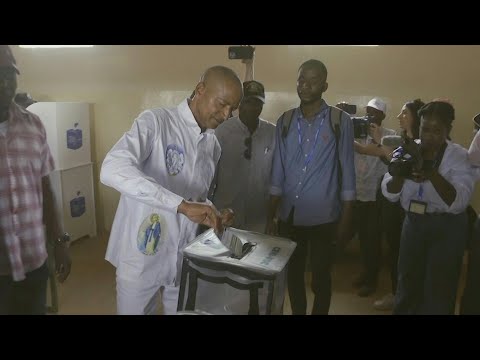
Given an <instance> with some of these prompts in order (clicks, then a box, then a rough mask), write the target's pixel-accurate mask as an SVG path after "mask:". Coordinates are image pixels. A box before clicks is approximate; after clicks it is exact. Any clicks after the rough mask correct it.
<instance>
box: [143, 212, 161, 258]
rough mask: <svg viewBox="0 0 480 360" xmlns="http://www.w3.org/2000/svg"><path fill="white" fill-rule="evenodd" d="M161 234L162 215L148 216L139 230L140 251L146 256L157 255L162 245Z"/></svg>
mask: <svg viewBox="0 0 480 360" xmlns="http://www.w3.org/2000/svg"><path fill="white" fill-rule="evenodd" d="M161 234H162V226H161V225H160V215H158V214H152V215H150V216H148V217H147V218H146V219H145V220H144V221H143V223H142V225H141V226H140V229H139V230H138V236H137V248H138V250H140V252H141V253H142V254H145V255H154V254H156V253H157V252H158V247H159V245H160V235H161Z"/></svg>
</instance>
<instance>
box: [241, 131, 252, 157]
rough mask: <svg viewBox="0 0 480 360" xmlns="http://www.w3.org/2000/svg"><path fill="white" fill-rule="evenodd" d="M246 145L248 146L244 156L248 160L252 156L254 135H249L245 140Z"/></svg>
mask: <svg viewBox="0 0 480 360" xmlns="http://www.w3.org/2000/svg"><path fill="white" fill-rule="evenodd" d="M244 144H245V146H246V147H247V148H246V149H245V151H244V153H243V157H244V158H245V159H247V160H250V159H251V158H252V137H251V136H249V137H248V138H246V139H245V141H244Z"/></svg>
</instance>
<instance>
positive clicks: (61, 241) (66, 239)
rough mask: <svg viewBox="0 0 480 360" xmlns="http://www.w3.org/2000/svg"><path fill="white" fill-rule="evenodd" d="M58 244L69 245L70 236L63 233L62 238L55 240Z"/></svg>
mask: <svg viewBox="0 0 480 360" xmlns="http://www.w3.org/2000/svg"><path fill="white" fill-rule="evenodd" d="M57 243H58V244H65V245H68V244H69V243H70V234H69V233H67V232H65V233H63V235H62V236H60V237H59V238H58V239H57Z"/></svg>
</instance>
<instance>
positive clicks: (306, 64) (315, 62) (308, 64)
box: [298, 59, 328, 79]
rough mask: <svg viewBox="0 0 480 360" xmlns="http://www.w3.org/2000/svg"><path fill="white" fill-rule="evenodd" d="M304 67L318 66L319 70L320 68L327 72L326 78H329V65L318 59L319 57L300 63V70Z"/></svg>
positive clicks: (324, 72) (322, 71) (321, 70)
mask: <svg viewBox="0 0 480 360" xmlns="http://www.w3.org/2000/svg"><path fill="white" fill-rule="evenodd" d="M304 68H316V69H317V70H320V72H321V73H322V74H325V79H326V78H327V75H328V71H327V67H326V66H325V64H324V63H323V62H321V61H320V60H317V59H310V60H307V61H305V62H304V63H303V64H302V65H300V67H299V68H298V71H300V69H304Z"/></svg>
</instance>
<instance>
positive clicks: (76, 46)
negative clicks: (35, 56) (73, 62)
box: [18, 45, 93, 49]
mask: <svg viewBox="0 0 480 360" xmlns="http://www.w3.org/2000/svg"><path fill="white" fill-rule="evenodd" d="M18 46H19V47H21V48H28V49H35V48H44V49H57V48H84V47H93V45H18Z"/></svg>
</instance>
